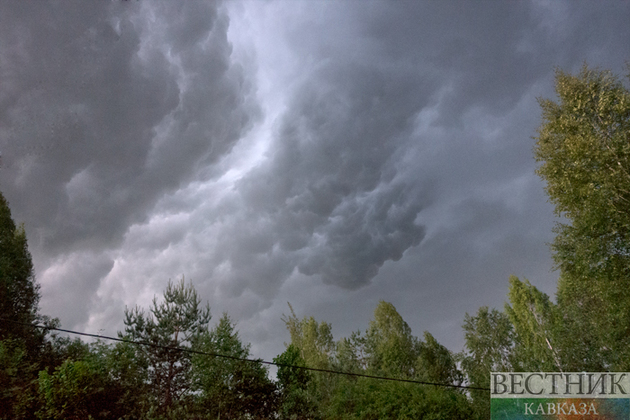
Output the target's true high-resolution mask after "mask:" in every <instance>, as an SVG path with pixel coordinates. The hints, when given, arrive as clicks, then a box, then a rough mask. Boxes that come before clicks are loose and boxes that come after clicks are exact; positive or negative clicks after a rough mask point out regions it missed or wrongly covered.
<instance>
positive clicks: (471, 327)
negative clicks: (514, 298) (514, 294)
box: [461, 306, 514, 419]
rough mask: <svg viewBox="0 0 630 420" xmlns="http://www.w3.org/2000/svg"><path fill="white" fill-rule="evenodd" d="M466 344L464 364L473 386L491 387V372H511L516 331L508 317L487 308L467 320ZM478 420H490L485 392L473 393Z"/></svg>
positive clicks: (472, 391)
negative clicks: (488, 419)
mask: <svg viewBox="0 0 630 420" xmlns="http://www.w3.org/2000/svg"><path fill="white" fill-rule="evenodd" d="M463 328H464V337H465V339H466V344H465V347H464V352H463V354H462V356H461V359H462V361H461V365H462V369H463V370H464V373H465V375H466V377H467V379H468V383H469V385H471V386H474V387H479V388H487V389H489V388H490V372H492V371H498V372H506V371H511V370H512V366H513V354H512V349H513V347H514V330H513V327H512V324H511V323H510V319H509V317H508V316H507V315H506V314H504V313H503V312H500V311H497V310H496V309H492V310H490V309H488V307H487V306H483V307H481V308H479V310H478V312H477V315H476V316H470V315H468V314H466V316H465V317H464V326H463ZM470 394H471V396H472V398H473V403H474V409H475V411H476V414H477V416H478V418H480V419H483V418H485V419H487V418H490V394H489V393H488V392H487V391H483V390H471V392H470Z"/></svg>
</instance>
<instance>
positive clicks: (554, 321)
mask: <svg viewBox="0 0 630 420" xmlns="http://www.w3.org/2000/svg"><path fill="white" fill-rule="evenodd" d="M508 297H509V300H510V304H506V305H505V312H506V313H507V315H508V317H509V319H510V322H511V323H512V326H513V328H514V341H515V346H514V350H513V354H514V358H513V363H514V366H513V368H514V369H515V370H517V371H525V372H533V371H540V372H549V371H562V370H563V365H562V357H561V355H560V354H561V352H562V349H561V348H560V346H559V345H558V344H559V342H560V339H559V338H558V337H559V333H560V330H559V328H560V326H559V323H560V317H559V313H558V309H557V307H556V305H554V303H553V302H551V300H550V299H549V296H547V295H546V294H544V293H542V292H541V291H540V290H538V289H537V288H536V287H534V286H532V285H531V284H530V283H529V281H528V280H525V281H524V282H522V281H520V280H519V279H518V278H517V277H515V276H511V277H510V290H509V292H508Z"/></svg>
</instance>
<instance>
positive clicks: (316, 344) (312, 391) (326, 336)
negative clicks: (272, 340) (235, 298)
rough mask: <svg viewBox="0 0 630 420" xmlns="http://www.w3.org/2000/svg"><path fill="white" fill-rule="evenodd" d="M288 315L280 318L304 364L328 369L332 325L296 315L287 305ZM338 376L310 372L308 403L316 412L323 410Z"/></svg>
mask: <svg viewBox="0 0 630 420" xmlns="http://www.w3.org/2000/svg"><path fill="white" fill-rule="evenodd" d="M289 308H290V310H291V315H290V316H285V317H283V320H284V322H285V324H286V326H287V329H288V330H289V333H290V335H291V343H290V344H292V345H293V346H295V348H297V349H298V350H299V352H300V357H301V358H302V359H303V360H304V363H305V364H306V366H308V367H313V368H317V369H331V368H332V366H333V362H334V359H335V349H336V345H335V342H334V340H333V335H332V326H331V324H329V323H327V322H317V321H316V320H315V318H313V317H304V318H302V319H299V318H298V317H297V316H296V315H295V312H294V311H293V308H292V307H291V305H289ZM337 381H338V378H337V376H336V375H334V374H330V373H324V372H313V373H312V375H311V380H310V381H309V383H308V387H307V400H308V404H309V405H311V406H313V407H315V408H314V409H313V410H314V411H316V412H318V413H320V415H321V410H324V409H325V408H326V407H327V406H328V403H329V401H330V399H331V397H332V395H333V394H334V392H335V388H336V386H337Z"/></svg>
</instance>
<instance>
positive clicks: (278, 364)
mask: <svg viewBox="0 0 630 420" xmlns="http://www.w3.org/2000/svg"><path fill="white" fill-rule="evenodd" d="M0 319H1V320H2V321H9V322H12V323H14V324H20V325H24V326H29V327H32V328H40V329H43V330H52V331H60V332H65V333H68V334H75V335H81V336H84V337H92V338H97V339H104V340H111V341H117V342H120V343H129V344H134V345H138V346H148V347H154V348H159V349H163V350H173V351H179V352H183V353H193V354H200V355H203V356H212V357H222V358H224V359H232V360H239V361H242V362H248V363H261V364H265V365H270V366H271V365H273V366H278V367H287V368H294V369H302V370H308V371H313V372H322V373H332V374H335V375H345V376H354V377H361V378H368V379H379V380H382V381H393V382H408V383H414V384H420V385H432V386H440V387H444V388H460V389H476V390H481V391H490V389H489V388H482V387H477V386H467V385H454V384H441V383H437V382H426V381H416V380H413V379H402V378H391V377H388V376H376V375H366V374H364V373H352V372H343V371H339V370H331V369H320V368H314V367H308V366H297V365H289V364H286V363H277V362H269V361H267V360H262V359H248V358H245V357H237V356H231V355H229V354H219V353H213V352H205V351H199V350H194V349H188V348H184V347H171V346H163V345H161V344H156V343H149V342H146V341H134V340H127V339H124V338H119V337H108V336H106V335H99V334H90V333H84V332H79V331H72V330H66V329H63V328H57V327H50V326H46V325H33V324H27V323H24V322H18V321H13V320H10V319H6V318H0Z"/></svg>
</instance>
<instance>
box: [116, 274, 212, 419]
mask: <svg viewBox="0 0 630 420" xmlns="http://www.w3.org/2000/svg"><path fill="white" fill-rule="evenodd" d="M200 303H201V301H200V299H199V297H198V296H197V292H196V291H195V289H194V287H193V286H192V284H191V285H190V286H186V284H185V282H184V279H183V278H182V280H181V281H180V282H179V283H178V284H177V285H174V284H173V283H172V282H171V281H169V282H168V286H167V287H166V290H165V291H164V301H163V302H162V303H159V304H158V301H157V297H156V298H154V299H153V305H152V306H151V309H150V313H149V314H145V312H144V311H143V310H141V309H139V308H138V307H136V308H134V309H133V310H131V311H129V310H125V321H124V322H125V334H122V333H119V336H120V337H121V338H125V339H128V340H133V341H141V342H144V343H148V344H151V345H152V346H136V347H135V352H136V354H135V357H136V362H137V363H138V364H139V365H141V366H142V365H144V366H146V376H147V378H148V382H149V385H150V393H151V395H152V396H153V397H154V398H155V408H156V410H157V411H158V413H159V414H160V415H164V414H168V413H171V412H173V411H174V410H177V409H178V407H179V406H183V405H185V403H186V402H187V400H189V399H190V398H191V395H192V394H191V383H192V381H191V356H190V353H189V352H184V351H178V350H174V349H173V348H188V349H189V348H191V346H192V344H193V343H195V342H197V341H198V340H200V338H201V337H202V336H203V334H205V333H207V331H208V323H209V322H210V307H209V306H207V305H206V307H205V308H201V307H200Z"/></svg>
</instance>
